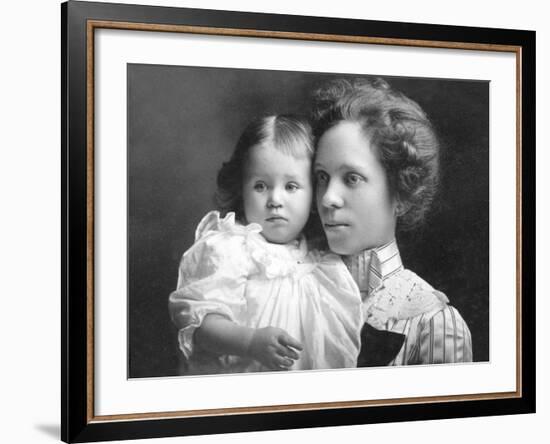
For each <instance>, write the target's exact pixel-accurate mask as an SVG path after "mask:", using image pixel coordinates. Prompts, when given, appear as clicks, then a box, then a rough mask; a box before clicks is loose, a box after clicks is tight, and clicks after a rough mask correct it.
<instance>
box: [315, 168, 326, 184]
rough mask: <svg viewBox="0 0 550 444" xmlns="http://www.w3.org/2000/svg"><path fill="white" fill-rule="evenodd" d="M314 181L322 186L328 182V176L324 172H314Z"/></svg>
mask: <svg viewBox="0 0 550 444" xmlns="http://www.w3.org/2000/svg"><path fill="white" fill-rule="evenodd" d="M315 180H316V181H317V183H318V184H320V185H324V184H326V183H327V182H328V174H327V173H325V172H324V171H316V172H315Z"/></svg>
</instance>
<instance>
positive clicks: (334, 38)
mask: <svg viewBox="0 0 550 444" xmlns="http://www.w3.org/2000/svg"><path fill="white" fill-rule="evenodd" d="M100 28H103V29H119V30H131V31H153V32H177V33H187V34H202V35H217V36H234V37H256V38H276V39H288V40H307V41H320V42H336V43H361V44H374V45H394V46H406V47H421V48H442V49H461V50H475V51H492V52H511V53H514V54H515V55H516V247H517V248H516V279H517V280H516V391H514V392H499V393H480V394H464V395H452V396H431V397H411V398H396V399H387V400H383V399H382V400H363V401H341V402H324V403H310V404H286V405H271V406H260V407H258V406H257V407H230V408H219V409H207V410H185V411H173V412H149V413H131V414H117V415H101V416H95V415H94V405H95V402H94V375H95V372H94V352H95V351H94V117H95V116H94V60H95V58H94V31H95V29H100ZM86 33H87V43H86V63H87V69H86V74H87V81H86V91H87V103H86V110H87V119H86V121H87V126H86V135H87V146H86V158H87V163H86V173H87V178H86V184H87V197H86V206H87V227H86V233H87V295H86V302H87V303H86V307H87V327H86V330H87V399H86V405H87V409H86V412H87V422H88V423H94V422H95V423H97V422H112V421H125V420H138V419H139V420H144V419H150V420H154V419H163V418H190V417H199V416H224V415H237V414H258V413H272V412H295V411H304V410H326V409H335V408H359V407H375V406H388V405H405V404H415V403H419V402H422V403H441V402H460V401H476V400H491V399H510V398H519V397H521V396H522V386H521V379H522V367H521V362H522V349H521V339H522V336H521V302H522V293H521V276H522V274H521V272H522V269H521V257H522V239H521V226H522V214H521V198H522V194H521V183H522V171H521V166H522V165H521V150H522V133H521V131H522V127H521V123H522V109H521V99H522V95H521V91H522V77H521V67H522V59H521V55H522V48H521V46H514V45H498V44H485V43H469V42H451V41H435V40H414V39H399V38H380V37H367V36H349V35H334V34H311V33H300V32H286V31H285V32H283V31H265V30H254V29H234V28H213V27H202V26H187V25H165V24H149V23H131V22H121V21H105V20H88V21H87V28H86Z"/></svg>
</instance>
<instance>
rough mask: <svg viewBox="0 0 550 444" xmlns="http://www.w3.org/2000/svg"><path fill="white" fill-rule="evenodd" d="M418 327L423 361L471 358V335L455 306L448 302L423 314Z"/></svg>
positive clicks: (434, 362) (435, 362)
mask: <svg viewBox="0 0 550 444" xmlns="http://www.w3.org/2000/svg"><path fill="white" fill-rule="evenodd" d="M419 327H420V329H419V331H418V338H417V340H418V346H419V348H418V352H419V360H420V362H419V363H420V364H442V363H454V362H472V359H473V356H472V336H471V334H470V330H469V329H468V325H466V322H465V321H464V319H463V318H462V316H461V315H460V313H459V312H458V310H457V309H456V308H454V307H452V306H450V305H447V306H446V307H445V308H444V309H442V310H439V311H437V312H436V313H435V314H434V315H433V316H431V317H424V319H423V321H422V322H421V325H420V326H419Z"/></svg>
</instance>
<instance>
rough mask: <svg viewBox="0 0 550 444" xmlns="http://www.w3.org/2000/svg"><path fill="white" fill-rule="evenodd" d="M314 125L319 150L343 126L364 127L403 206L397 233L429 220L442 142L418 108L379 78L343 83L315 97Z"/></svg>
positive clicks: (393, 190) (328, 86) (322, 91)
mask: <svg viewBox="0 0 550 444" xmlns="http://www.w3.org/2000/svg"><path fill="white" fill-rule="evenodd" d="M312 121H313V134H314V138H315V145H316V146H317V144H318V142H319V139H320V138H321V137H322V136H323V134H324V133H325V132H326V131H328V130H329V129H330V128H332V127H333V126H335V125H337V124H338V123H339V122H342V121H351V122H357V123H358V124H360V125H361V128H362V130H363V132H364V134H365V136H366V137H367V139H368V140H369V142H370V143H371V144H372V146H374V147H375V148H376V150H377V153H376V154H377V156H378V159H379V160H380V163H381V164H382V166H383V167H384V170H385V171H386V174H387V177H388V181H389V185H390V190H391V192H392V193H393V196H394V197H395V198H396V199H397V201H398V202H399V204H400V206H401V211H400V213H399V215H398V219H397V223H398V228H399V229H402V230H407V229H411V228H414V227H415V226H417V225H418V224H419V223H420V222H422V221H423V220H424V218H425V216H426V213H427V211H428V210H429V208H430V205H431V203H432V201H433V199H434V196H435V193H436V190H437V185H438V180H439V141H438V138H437V136H436V133H435V130H434V128H433V126H432V124H431V122H430V121H429V119H428V117H427V116H426V113H425V112H424V111H423V110H422V108H421V107H420V106H419V105H418V104H417V103H416V102H414V101H413V100H411V99H409V98H408V97H406V96H405V95H403V94H402V93H400V92H398V91H396V90H394V89H392V88H391V87H390V85H389V84H388V83H387V82H386V81H385V80H382V79H380V78H376V79H354V80H344V79H338V80H334V81H331V82H329V83H328V84H326V85H325V86H323V87H321V88H320V89H318V90H317V91H316V92H315V93H314V110H313V115H312Z"/></svg>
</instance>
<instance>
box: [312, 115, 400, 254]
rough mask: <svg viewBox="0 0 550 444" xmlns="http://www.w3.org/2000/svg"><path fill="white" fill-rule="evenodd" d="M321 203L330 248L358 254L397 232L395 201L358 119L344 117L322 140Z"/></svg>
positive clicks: (319, 156) (317, 163) (318, 174)
mask: <svg viewBox="0 0 550 444" xmlns="http://www.w3.org/2000/svg"><path fill="white" fill-rule="evenodd" d="M314 171H315V176H316V178H317V190H316V196H317V208H318V210H319V214H320V216H321V221H322V223H323V228H324V230H325V233H326V236H327V240H328V244H329V246H330V249H331V250H332V251H334V252H335V253H338V254H355V253H358V252H360V251H362V250H365V249H369V248H375V247H379V246H381V245H384V244H385V243H387V242H389V241H391V240H392V239H393V237H394V236H395V223H396V216H395V209H396V202H395V199H393V198H392V196H391V192H390V188H389V184H388V178H387V176H386V172H385V171H384V168H383V167H382V165H381V163H380V161H379V160H378V158H377V156H376V153H375V151H374V147H373V146H372V145H371V144H370V142H369V140H368V138H367V137H365V135H364V134H363V132H362V130H361V127H360V125H359V124H358V123H355V122H341V123H338V124H337V125H336V126H334V127H332V128H331V129H329V130H328V131H327V132H325V134H323V136H322V137H321V139H320V140H319V143H318V148H317V154H316V157H315V166H314Z"/></svg>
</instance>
